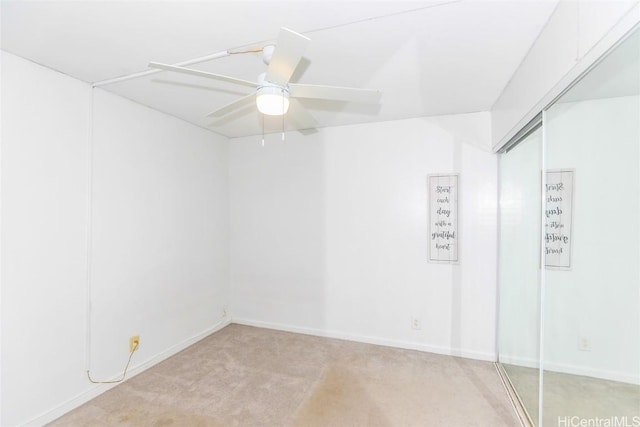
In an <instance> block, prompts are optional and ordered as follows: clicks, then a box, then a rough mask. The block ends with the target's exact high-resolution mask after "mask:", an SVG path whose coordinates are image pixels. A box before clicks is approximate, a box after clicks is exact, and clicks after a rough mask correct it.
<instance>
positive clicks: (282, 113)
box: [282, 89, 284, 141]
mask: <svg viewBox="0 0 640 427" xmlns="http://www.w3.org/2000/svg"><path fill="white" fill-rule="evenodd" d="M282 140H283V141H284V89H282Z"/></svg>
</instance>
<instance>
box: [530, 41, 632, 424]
mask: <svg viewBox="0 0 640 427" xmlns="http://www.w3.org/2000/svg"><path fill="white" fill-rule="evenodd" d="M639 58H640V32H636V34H635V35H633V36H631V37H630V38H628V39H627V40H626V41H625V42H624V43H622V44H621V45H620V46H619V47H618V48H616V49H615V50H614V51H613V52H611V54H610V55H608V56H607V57H606V58H605V59H604V60H603V61H602V62H601V63H600V64H598V65H597V66H596V67H595V68H594V69H593V70H592V71H591V72H590V73H589V74H587V75H586V76H585V77H584V78H583V79H582V80H580V81H579V82H578V83H577V84H576V85H575V86H574V87H572V88H571V89H570V90H569V91H568V92H567V93H566V94H565V95H564V96H563V97H562V98H561V99H559V100H558V101H557V102H556V103H555V104H554V105H552V106H551V107H550V108H549V109H548V110H547V111H546V112H545V115H544V132H545V150H546V157H545V159H544V161H545V168H546V169H547V170H553V169H561V168H562V169H565V168H569V169H574V170H575V177H574V178H575V188H574V194H573V210H574V212H573V218H572V219H573V222H572V230H571V234H572V239H573V244H572V252H573V253H572V265H571V269H570V270H553V269H546V271H545V282H544V288H545V289H544V303H543V310H544V331H543V340H544V342H543V345H544V352H543V356H542V359H543V369H544V371H545V372H544V376H543V378H544V386H543V414H544V415H543V417H544V421H545V423H544V425H547V426H554V425H563V424H562V420H564V419H569V418H570V417H573V416H578V417H580V418H582V419H594V418H601V419H609V418H612V417H621V418H624V417H627V418H626V419H627V421H628V422H629V423H632V422H633V417H638V418H637V421H636V423H637V424H638V425H640V312H639V310H638V303H639V301H640V270H639V267H638V266H639V265H640V262H639V260H640V204H639V202H640V95H639V94H640V90H639V88H640V63H639ZM558 423H560V424H558ZM623 425H624V424H623ZM631 425H633V424H631Z"/></svg>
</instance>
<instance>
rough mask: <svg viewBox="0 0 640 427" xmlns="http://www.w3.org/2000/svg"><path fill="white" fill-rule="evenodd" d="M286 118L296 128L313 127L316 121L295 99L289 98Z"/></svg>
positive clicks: (316, 123)
mask: <svg viewBox="0 0 640 427" xmlns="http://www.w3.org/2000/svg"><path fill="white" fill-rule="evenodd" d="M287 118H288V119H289V120H291V122H292V124H293V125H294V126H295V128H296V129H298V130H302V129H314V128H315V127H316V126H317V125H318V121H317V120H316V119H315V118H314V117H313V116H312V115H311V114H309V112H308V111H307V110H306V108H304V106H303V105H302V104H301V103H300V101H298V100H297V99H290V100H289V112H288V113H287Z"/></svg>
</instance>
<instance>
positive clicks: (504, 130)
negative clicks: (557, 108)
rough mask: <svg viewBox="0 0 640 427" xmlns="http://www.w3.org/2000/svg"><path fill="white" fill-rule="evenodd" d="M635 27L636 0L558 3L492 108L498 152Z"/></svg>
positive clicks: (639, 10) (639, 19)
mask: <svg viewBox="0 0 640 427" xmlns="http://www.w3.org/2000/svg"><path fill="white" fill-rule="evenodd" d="M639 22H640V5H639V2H638V0H621V1H603V0H597V1H594V0H581V1H574V0H560V3H559V4H558V7H557V8H556V10H555V12H554V13H553V14H552V15H551V18H550V19H549V22H548V23H547V25H546V26H545V28H544V30H543V31H542V33H541V34H540V35H539V36H538V39H537V40H536V42H535V43H534V45H533V46H532V47H531V49H530V51H529V53H528V54H527V56H526V57H525V59H524V60H523V61H522V63H521V64H520V66H519V67H518V69H517V70H516V72H515V73H514V75H513V76H512V77H511V80H510V81H509V83H508V84H507V86H506V87H505V89H504V91H503V92H502V94H501V95H500V97H499V98H498V99H497V100H496V102H495V103H494V105H493V107H492V108H491V113H492V132H493V145H494V148H496V149H498V148H499V147H500V146H502V145H503V144H504V143H506V142H507V141H508V140H509V138H511V137H512V136H513V135H515V134H516V133H517V132H518V131H519V130H520V129H521V128H522V127H523V126H524V125H525V124H526V123H527V122H529V121H530V120H531V119H533V117H534V116H535V115H536V114H537V113H539V112H540V111H542V109H543V108H544V107H546V106H547V105H548V104H549V103H550V102H551V101H552V100H553V99H554V98H555V97H556V96H558V95H559V94H560V93H561V91H562V90H564V89H565V88H566V87H567V86H568V85H569V84H570V83H571V82H572V81H573V80H574V79H575V78H577V77H578V76H579V75H580V73H582V72H583V71H584V70H585V69H587V67H588V66H589V65H590V64H592V63H593V62H594V61H596V60H597V59H598V58H599V57H600V56H601V55H602V54H603V53H604V52H606V50H607V49H608V48H610V47H611V46H612V45H613V44H614V43H615V42H617V41H618V39H619V38H620V37H622V36H623V35H624V34H625V33H626V32H627V31H628V30H629V29H630V28H632V27H633V26H634V25H636V24H638V23H639Z"/></svg>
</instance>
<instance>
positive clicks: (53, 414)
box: [23, 319, 231, 427]
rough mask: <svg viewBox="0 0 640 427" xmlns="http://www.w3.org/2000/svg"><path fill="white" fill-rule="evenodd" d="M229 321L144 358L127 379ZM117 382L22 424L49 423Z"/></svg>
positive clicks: (94, 389)
mask: <svg viewBox="0 0 640 427" xmlns="http://www.w3.org/2000/svg"><path fill="white" fill-rule="evenodd" d="M229 323H231V321H230V320H229V319H224V320H222V321H220V322H218V323H217V324H215V325H213V326H212V327H210V328H207V329H205V330H204V331H202V332H200V333H198V334H196V335H194V336H192V337H191V338H188V339H186V340H184V341H182V342H180V343H178V344H176V345H174V346H172V347H169V348H168V349H166V350H164V351H163V352H161V353H158V354H156V355H155V356H152V357H150V358H149V359H147V360H145V361H144V362H142V363H141V364H140V365H138V366H136V367H134V368H132V369H130V370H129V372H128V374H127V379H126V380H125V381H127V380H129V379H131V378H133V377H135V376H136V375H138V374H140V373H142V372H144V371H146V370H147V369H149V368H151V367H152V366H155V365H157V364H158V363H160V362H162V361H163V360H165V359H168V358H169V357H171V356H173V355H175V354H177V353H179V352H181V351H182V350H184V349H185V348H187V347H189V346H191V345H193V344H195V343H197V342H198V341H200V340H202V339H204V338H206V337H207V336H209V335H211V334H213V333H215V332H218V331H219V330H220V329H222V328H224V327H225V326H227V325H228V324H229ZM117 385H118V384H103V385H94V386H92V387H91V388H90V389H88V390H87V391H84V392H82V393H80V394H78V395H77V396H75V397H72V398H71V399H69V400H67V401H66V402H64V403H62V404H61V405H59V406H57V407H55V408H53V409H51V410H49V411H47V412H45V413H43V414H41V415H39V416H37V417H36V418H33V419H32V420H30V421H28V422H26V423H25V424H23V425H24V426H28V427H32V426H33V427H36V426H43V425H45V424H47V423H50V422H52V421H54V420H56V419H58V418H60V417H61V416H63V415H64V414H66V413H67V412H69V411H72V410H73V409H75V408H77V407H79V406H81V405H83V404H85V403H87V402H88V401H90V400H91V399H95V398H96V397H98V396H99V395H101V394H102V393H104V392H106V391H108V390H111V389H112V388H114V387H116V386H117Z"/></svg>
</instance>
